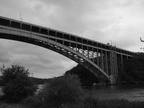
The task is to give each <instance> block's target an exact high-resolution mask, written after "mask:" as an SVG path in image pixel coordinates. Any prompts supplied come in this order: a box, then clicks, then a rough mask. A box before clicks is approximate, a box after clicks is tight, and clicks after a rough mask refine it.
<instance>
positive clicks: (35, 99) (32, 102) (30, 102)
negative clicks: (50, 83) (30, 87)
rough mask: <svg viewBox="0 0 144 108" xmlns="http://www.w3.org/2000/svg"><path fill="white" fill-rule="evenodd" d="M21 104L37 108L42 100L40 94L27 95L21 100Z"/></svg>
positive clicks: (40, 105)
mask: <svg viewBox="0 0 144 108" xmlns="http://www.w3.org/2000/svg"><path fill="white" fill-rule="evenodd" d="M23 104H24V105H26V106H30V107H34V108H39V107H42V106H43V101H42V97H41V96H38V95H36V96H28V97H27V98H26V99H24V100H23Z"/></svg>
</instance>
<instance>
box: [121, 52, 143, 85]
mask: <svg viewBox="0 0 144 108" xmlns="http://www.w3.org/2000/svg"><path fill="white" fill-rule="evenodd" d="M119 77H120V81H121V82H126V83H142V82H144V54H143V53H139V54H138V55H137V56H135V57H133V58H130V59H128V60H127V61H125V62H124V70H123V71H121V72H120V73H119Z"/></svg>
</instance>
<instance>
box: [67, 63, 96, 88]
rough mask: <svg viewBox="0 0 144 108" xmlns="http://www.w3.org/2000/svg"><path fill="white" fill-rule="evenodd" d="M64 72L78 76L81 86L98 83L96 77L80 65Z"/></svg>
mask: <svg viewBox="0 0 144 108" xmlns="http://www.w3.org/2000/svg"><path fill="white" fill-rule="evenodd" d="M65 74H76V75H77V76H78V77H79V78H80V80H81V83H82V86H86V87H89V86H91V85H92V84H94V83H98V78H97V77H96V76H94V75H93V74H92V73H91V72H90V71H89V70H87V69H86V68H85V67H83V66H81V65H77V66H76V67H74V68H72V69H71V70H69V71H66V72H65Z"/></svg>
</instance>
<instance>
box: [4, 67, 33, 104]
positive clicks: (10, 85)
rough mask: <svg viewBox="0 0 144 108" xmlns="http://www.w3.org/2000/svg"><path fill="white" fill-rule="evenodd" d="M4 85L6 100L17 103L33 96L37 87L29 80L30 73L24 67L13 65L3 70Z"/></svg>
mask: <svg viewBox="0 0 144 108" xmlns="http://www.w3.org/2000/svg"><path fill="white" fill-rule="evenodd" d="M1 72H2V81H3V83H4V87H3V89H2V90H3V93H4V98H5V99H6V100H8V101H9V102H17V101H21V100H22V99H24V98H26V97H27V96H29V95H33V94H34V92H35V91H36V87H35V86H34V85H33V83H32V81H31V80H30V78H29V72H28V70H26V69H25V68H24V67H23V66H18V65H11V67H8V68H5V67H3V68H2V69H1Z"/></svg>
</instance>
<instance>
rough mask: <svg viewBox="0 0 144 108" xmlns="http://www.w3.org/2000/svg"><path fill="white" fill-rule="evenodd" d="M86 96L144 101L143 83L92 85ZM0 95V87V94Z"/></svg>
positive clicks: (40, 86) (40, 87)
mask: <svg viewBox="0 0 144 108" xmlns="http://www.w3.org/2000/svg"><path fill="white" fill-rule="evenodd" d="M38 87H39V88H38V90H37V92H38V91H40V90H41V89H42V88H43V85H39V86H38ZM86 94H87V96H89V95H91V96H92V97H97V98H99V99H100V100H103V99H127V100H129V101H144V85H124V86H107V87H104V86H103V87H102V86H98V87H93V89H92V90H91V91H89V92H86ZM1 95H2V92H1V87H0V96H1Z"/></svg>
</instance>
